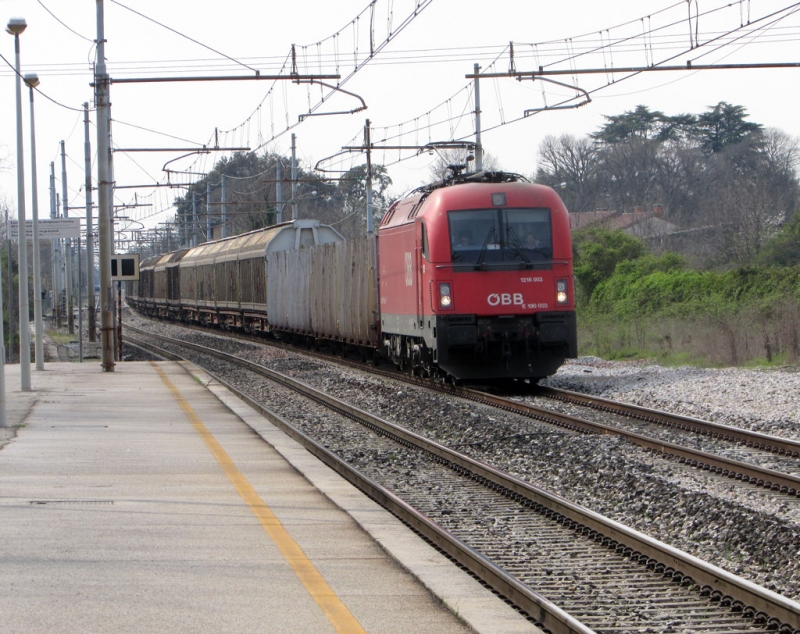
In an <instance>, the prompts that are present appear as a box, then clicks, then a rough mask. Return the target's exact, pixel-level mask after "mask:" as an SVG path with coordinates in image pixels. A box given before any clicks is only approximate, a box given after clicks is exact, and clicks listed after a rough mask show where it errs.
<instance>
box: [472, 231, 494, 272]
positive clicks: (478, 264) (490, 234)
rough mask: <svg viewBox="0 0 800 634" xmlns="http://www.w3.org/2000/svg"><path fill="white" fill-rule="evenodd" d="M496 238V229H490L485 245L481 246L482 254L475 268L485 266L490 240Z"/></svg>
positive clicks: (479, 255)
mask: <svg viewBox="0 0 800 634" xmlns="http://www.w3.org/2000/svg"><path fill="white" fill-rule="evenodd" d="M493 237H494V227H493V226H492V227H489V231H488V233H487V234H486V237H485V238H484V239H483V245H482V246H481V252H480V253H479V254H478V259H477V260H476V261H475V266H483V258H485V257H486V250H487V248H488V247H489V240H491V239H492V238H493Z"/></svg>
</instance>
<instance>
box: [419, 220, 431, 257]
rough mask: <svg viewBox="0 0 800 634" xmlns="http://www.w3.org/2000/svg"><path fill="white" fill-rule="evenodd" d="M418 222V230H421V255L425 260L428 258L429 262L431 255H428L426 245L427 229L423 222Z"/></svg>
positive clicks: (428, 250) (428, 251)
mask: <svg viewBox="0 0 800 634" xmlns="http://www.w3.org/2000/svg"><path fill="white" fill-rule="evenodd" d="M419 224H420V230H421V231H422V256H423V257H424V258H425V259H426V260H428V262H430V261H431V256H430V249H429V246H428V229H427V228H426V227H425V223H424V222H420V223H419Z"/></svg>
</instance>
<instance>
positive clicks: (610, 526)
mask: <svg viewBox="0 0 800 634" xmlns="http://www.w3.org/2000/svg"><path fill="white" fill-rule="evenodd" d="M147 334H148V335H149V336H153V337H156V338H158V339H161V340H164V341H167V342H169V343H172V344H174V345H178V346H182V347H186V348H189V349H191V350H195V351H197V352H200V353H201V354H207V355H210V356H214V357H217V358H220V359H223V360H225V361H227V362H230V363H233V364H236V365H240V366H244V367H246V368H247V369H249V370H251V371H254V372H256V373H258V374H260V375H262V376H265V377H267V378H269V379H271V380H274V381H277V382H278V383H279V384H281V385H284V386H286V387H289V388H290V389H293V390H296V391H300V392H301V393H302V394H303V395H304V396H306V397H308V398H312V399H313V400H315V401H317V402H319V403H322V404H325V405H326V406H328V407H330V408H332V409H334V410H335V411H337V412H339V413H341V414H343V415H345V416H347V417H349V418H352V419H355V420H359V421H365V422H367V424H368V425H369V426H370V427H372V428H373V429H375V430H376V431H378V430H379V431H380V432H381V433H384V434H386V435H391V436H393V437H395V438H398V439H399V440H401V441H402V442H405V443H408V444H410V445H413V446H415V447H419V448H422V449H424V450H425V451H428V452H429V453H431V454H433V455H435V456H437V457H439V458H440V459H441V460H443V461H445V462H447V463H450V464H452V465H455V466H456V467H458V468H460V469H463V470H466V471H468V472H470V473H472V474H474V475H475V476H477V477H478V478H479V479H483V480H485V481H486V482H489V483H492V484H493V485H495V486H496V487H501V488H502V489H504V490H505V491H507V492H508V494H509V497H512V498H517V499H519V498H522V499H525V500H528V501H530V502H531V503H532V504H535V505H540V506H543V507H546V508H548V509H550V510H551V511H552V512H553V513H555V514H557V515H559V516H561V518H563V520H559V521H561V522H562V523H574V524H575V525H576V528H577V527H578V526H580V527H583V528H582V529H581V530H582V531H584V532H586V533H587V534H589V535H590V536H592V537H593V538H594V539H595V540H596V541H603V542H604V543H607V544H608V546H609V548H614V549H616V550H617V551H618V552H622V553H623V554H626V555H628V556H630V557H631V558H633V559H636V560H639V561H657V562H659V563H660V564H663V565H664V566H665V567H666V568H665V569H666V570H667V571H672V574H673V576H674V578H675V579H676V580H680V581H684V580H687V579H689V580H691V581H694V582H695V583H698V584H701V585H703V586H704V587H706V588H707V590H708V591H709V592H716V593H718V595H719V596H721V597H723V598H725V599H727V600H730V601H731V602H739V603H738V604H739V605H740V607H741V609H743V610H744V611H745V612H747V613H752V614H758V613H761V614H766V615H768V616H769V617H770V618H771V619H772V620H771V624H772V625H773V626H774V627H775V628H776V629H778V628H782V629H783V631H792V630H793V631H800V603H797V602H795V601H792V600H790V599H788V598H786V597H784V596H782V595H779V594H777V593H775V592H772V591H770V590H768V589H766V588H763V587H761V586H758V585H756V584H754V583H752V582H750V581H747V580H745V579H742V578H740V577H737V576H736V575H733V574H731V573H729V572H727V571H726V570H723V569H722V568H719V567H717V566H713V565H711V564H709V563H707V562H704V561H702V560H700V559H698V558H697V557H694V556H692V555H689V554H687V553H684V552H682V551H680V550H678V549H676V548H673V547H671V546H669V545H667V544H664V543H662V542H660V541H658V540H655V539H653V538H651V537H648V536H647V535H644V534H643V533H640V532H639V531H636V530H634V529H631V528H629V527H627V526H624V525H622V524H620V523H618V522H615V521H614V520H611V519H608V518H606V517H603V516H602V515H600V514H598V513H595V512H594V511H590V510H588V509H586V508H583V507H581V506H579V505H577V504H574V503H572V502H570V501H569V500H566V499H564V498H561V497H559V496H557V495H554V494H552V493H549V492H547V491H545V490H544V489H540V488H539V487H536V486H535V485H532V484H530V483H528V482H525V481H522V480H520V479H518V478H515V477H513V476H510V475H508V474H505V473H503V472H501V471H499V470H497V469H495V468H494V467H491V466H490V465H487V464H484V463H481V462H478V461H476V460H474V459H472V458H470V457H469V456H466V455H463V454H459V453H458V452H455V451H453V450H451V449H449V448H447V447H444V446H443V445H440V444H438V443H436V442H434V441H431V440H429V439H427V438H424V437H422V436H419V435H418V434H415V433H413V432H410V431H408V430H405V429H403V428H402V427H399V426H397V425H394V424H393V423H390V422H388V421H385V420H383V419H380V418H378V417H376V416H373V415H372V414H369V413H368V412H364V411H363V410H360V409H359V408H357V407H355V406H353V405H350V404H349V403H345V402H343V401H340V400H339V399H336V398H334V397H332V396H330V395H327V394H324V393H322V392H319V391H318V390H316V389H314V388H312V387H310V386H308V385H306V384H305V383H303V382H301V381H297V380H296V379H292V378H290V377H288V376H285V375H281V374H280V373H278V372H275V371H273V370H270V369H268V368H265V367H264V366H261V365H258V364H256V363H253V362H251V361H247V360H246V359H241V358H239V357H236V356H234V355H230V354H228V353H224V352H221V351H218V350H214V349H213V348H208V347H206V346H200V345H198V344H193V343H190V342H186V341H182V340H180V339H174V338H172V337H166V336H163V335H155V334H152V333H147ZM137 343H139V345H142V342H137ZM215 379H216V377H215ZM221 382H222V381H221ZM225 385H226V386H227V384H225ZM228 387H230V389H233V390H234V391H235V392H236V393H237V394H240V392H239V391H238V390H236V389H235V388H233V387H232V386H228ZM243 398H245V399H246V400H247V401H248V402H251V403H252V402H253V401H252V399H249V398H247V397H246V396H243ZM254 406H255V407H256V408H257V409H259V411H261V410H265V408H263V407H262V406H260V405H258V404H257V403H254ZM265 411H268V410H265ZM287 425H288V423H287ZM289 427H291V426H290V425H289ZM292 429H293V428H292ZM287 431H288V430H287ZM290 433H291V434H292V435H294V434H299V435H300V436H303V437H304V438H305V436H304V435H302V434H301V432H299V431H297V430H294V431H291V432H290ZM308 441H309V442H311V443H313V441H312V440H311V439H308ZM304 442H305V441H304ZM320 449H322V450H323V451H324V453H325V454H328V453H329V452H327V451H326V450H324V448H320ZM330 457H331V458H332V459H334V460H335V461H336V462H337V463H339V462H340V461H339V459H338V458H337V457H335V456H330ZM335 468H336V469H337V470H338V469H340V468H341V469H345V470H347V471H348V472H353V473H357V471H355V470H353V469H351V468H350V467H349V466H348V465H345V464H343V463H342V464H341V466H337V467H335ZM359 477H360V476H359ZM373 484H374V485H375V486H376V487H380V485H377V484H375V483H373ZM381 488H382V487H381ZM386 495H387V499H388V498H390V497H394V496H392V494H391V493H389V492H386ZM400 502H402V501H400ZM404 506H406V505H404V503H401V504H399V505H397V508H398V509H402V507H404ZM415 524H416V526H415V528H417V529H418V530H420V532H421V533H422V534H423V535H425V536H426V537H427V538H428V539H430V540H431V541H432V542H433V543H435V544H437V545H439V546H440V547H441V548H443V550H445V552H447V549H451V548H452V549H456V551H458V553H459V554H458V558H457V557H456V555H455V554H451V556H453V557H454V558H457V561H458V562H459V563H461V564H462V565H464V566H467V567H468V568H469V569H470V570H471V571H472V572H473V573H474V574H476V575H478V576H480V575H481V574H488V575H490V577H491V578H492V579H494V581H493V582H492V585H493V587H494V588H495V589H496V590H497V591H498V592H500V593H501V594H503V595H504V596H506V597H507V598H509V599H510V600H511V601H513V602H514V603H515V604H516V605H518V606H519V607H520V608H521V609H522V610H524V611H525V612H527V613H528V614H530V615H531V616H532V617H534V618H536V619H539V620H540V621H541V622H542V623H543V624H545V625H546V626H547V627H548V629H551V630H552V631H553V632H562V631H564V632H569V631H587V630H572V629H554V628H553V626H554V625H555V622H551V623H549V624H548V623H547V622H546V621H545V620H542V618H545V619H546V618H550V619H551V621H554V620H555V619H556V616H555V614H553V613H552V612H548V613H547V614H544V613H543V611H544V610H545V606H546V605H547V604H550V602H549V601H548V600H547V599H545V598H544V597H541V596H539V595H538V594H537V593H535V592H533V591H531V590H530V589H528V588H527V587H525V586H522V584H520V583H519V582H518V581H517V580H516V579H514V578H513V577H510V576H509V575H507V574H506V573H505V572H504V571H502V570H501V569H499V568H496V567H494V566H492V565H491V563H490V562H487V561H486V560H485V559H484V558H483V557H482V556H481V555H480V554H478V553H474V551H472V550H471V549H470V548H469V547H467V546H465V545H463V544H462V543H461V542H460V541H459V540H457V539H456V538H455V537H453V536H452V535H450V533H449V532H447V531H445V530H444V529H442V528H441V527H438V525H433V526H435V530H434V531H433V533H431V536H429V534H428V531H429V530H430V529H431V528H433V526H429V525H431V524H433V523H432V522H430V520H428V519H427V518H425V517H424V516H422V518H420V519H415V520H413V523H412V525H415ZM422 529H425V531H423V530H422ZM441 539H445V541H444V542H442V544H441V545H440V544H439V543H438V541H439V540H441ZM456 542H457V544H459V545H462V546H464V548H466V549H467V551H470V552H471V553H474V554H470V555H464V554H462V553H461V552H460V546H457V544H456ZM459 558H461V559H459ZM486 564H488V565H486ZM471 566H477V568H476V569H473V568H472V567H471ZM493 568H496V569H494V570H493ZM482 578H485V577H482ZM487 581H488V580H487ZM511 581H513V583H511ZM495 583H497V584H499V586H495V585H494V584H495ZM520 586H522V587H520ZM553 607H555V606H553ZM778 621H779V622H780V623H778ZM562 626H563V627H565V628H569V627H570V625H569V624H567V623H559V628H560V627H562ZM787 628H790V629H787ZM589 631H590V630H589Z"/></svg>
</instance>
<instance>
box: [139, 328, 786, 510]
mask: <svg viewBox="0 0 800 634" xmlns="http://www.w3.org/2000/svg"><path fill="white" fill-rule="evenodd" d="M128 328H129V329H131V330H134V331H136V332H140V333H143V334H150V333H148V332H147V331H146V330H143V329H139V328H136V327H135V326H128ZM197 330H199V331H201V332H207V330H206V329H203V328H197ZM226 336H233V337H235V338H237V339H239V338H241V339H242V340H245V341H252V339H248V338H247V337H238V336H236V335H235V334H231V333H226ZM176 341H177V340H176ZM261 343H268V342H265V341H261ZM278 345H280V344H278ZM281 347H283V346H281ZM285 349H288V350H294V351H295V352H297V349H296V348H293V347H292V346H286V348H285ZM303 354H310V355H314V356H316V357H319V358H321V359H325V360H327V361H331V359H332V357H331V356H330V355H324V354H322V353H313V352H311V351H309V350H304V351H303ZM335 361H336V362H337V363H343V364H345V365H347V366H348V367H353V368H356V369H359V370H363V363H354V362H348V361H347V360H345V359H342V358H340V357H336V358H335ZM372 371H373V372H374V373H376V374H380V375H381V376H386V377H389V378H394V379H396V380H403V381H405V382H408V383H410V384H412V385H416V386H419V387H424V388H428V389H434V390H437V391H441V392H444V393H446V394H450V395H453V396H458V397H460V398H465V399H467V400H470V401H473V402H477V403H482V404H486V405H490V406H492V407H497V408H498V409H502V410H504V411H508V412H512V413H514V414H518V415H520V416H524V417H526V418H532V419H534V420H539V421H541V422H544V423H548V424H552V425H556V426H558V427H562V428H564V429H569V430H570V431H577V432H581V433H589V434H604V435H617V436H623V437H625V438H627V439H628V440H630V441H631V442H633V443H635V444H637V445H639V446H640V447H642V448H643V449H646V450H648V451H654V452H657V453H660V454H662V455H664V456H666V457H668V458H676V459H677V460H679V461H680V462H681V463H683V464H688V465H689V466H691V467H694V468H697V469H700V470H703V471H709V472H712V473H716V474H718V475H721V476H723V477H727V478H731V479H735V480H737V481H743V482H745V483H751V484H754V485H756V486H759V487H762V488H765V489H768V490H770V491H777V492H779V493H781V494H784V495H790V496H797V497H800V477H797V476H793V475H790V474H786V473H781V472H779V471H775V470H773V469H767V468H764V467H759V466H757V465H751V464H748V463H746V462H741V461H739V460H734V459H731V458H725V457H723V456H719V455H716V454H711V453H708V452H704V451H701V450H699V449H693V448H691V447H684V446H682V445H678V444H674V443H668V442H663V441H660V440H658V439H654V438H651V437H649V436H645V435H642V434H638V433H636V432H632V431H628V430H625V429H622V428H620V427H615V426H613V425H604V424H603V423H597V422H593V421H588V420H584V419H582V418H579V417H577V416H570V415H567V414H560V413H558V412H554V411H553V410H549V409H546V408H542V407H536V406H534V405H527V404H525V403H520V402H519V401H514V400H510V399H508V398H504V397H501V396H497V395H494V394H489V393H487V392H482V391H479V390H474V389H470V388H465V387H453V386H450V385H446V384H442V383H432V382H431V381H430V380H426V379H421V378H418V377H413V376H409V375H407V374H401V373H398V372H396V371H388V370H381V369H379V368H372ZM535 390H536V391H537V392H544V393H545V395H552V396H554V397H555V394H560V395H562V396H563V399H566V398H570V399H571V402H574V403H576V404H579V405H585V406H587V407H591V401H592V400H596V401H597V405H596V406H595V409H600V410H603V411H608V412H612V413H616V414H620V415H623V416H628V417H634V418H638V419H642V420H645V421H648V422H658V423H662V424H667V425H670V426H674V427H677V428H679V429H685V427H684V425H687V426H688V424H689V422H690V421H696V422H697V423H698V425H697V426H695V427H689V429H691V430H699V433H703V431H702V430H703V429H705V430H708V433H707V434H706V435H712V436H713V435H714V434H715V433H716V434H718V437H719V438H722V439H723V440H730V441H732V442H740V443H742V444H746V445H748V446H751V447H754V448H758V449H763V450H765V451H772V452H773V453H784V454H787V455H793V452H794V449H792V448H793V447H795V446H797V448H798V450H800V443H796V442H795V441H792V440H789V439H781V438H779V437H776V436H767V435H766V434H761V433H758V432H750V431H748V430H744V429H737V428H735V427H727V426H725V425H719V424H718V423H711V422H709V421H702V420H700V419H690V418H688V417H685V416H679V415H672V414H669V413H666V412H659V411H657V410H651V409H648V408H644V407H638V406H635V405H627V404H624V403H616V402H614V401H610V400H608V399H602V398H597V397H590V396H588V395H585V394H579V393H577V392H567V391H566V390H555V389H553V388H542V387H539V386H536V387H535ZM563 399H562V400H563ZM702 424H704V425H702ZM711 430H715V431H711ZM723 432H726V433H727V432H730V436H727V435H726V436H723ZM733 432H735V434H734V433H733ZM748 439H749V441H748ZM756 439H758V442H757V441H756ZM766 440H769V441H770V442H771V444H770V445H769V448H766V447H765V446H762V441H764V442H766ZM779 441H783V443H784V445H783V446H784V451H783V452H782V451H781V449H775V447H777V446H778V443H779ZM790 451H791V452H792V453H789V452H790Z"/></svg>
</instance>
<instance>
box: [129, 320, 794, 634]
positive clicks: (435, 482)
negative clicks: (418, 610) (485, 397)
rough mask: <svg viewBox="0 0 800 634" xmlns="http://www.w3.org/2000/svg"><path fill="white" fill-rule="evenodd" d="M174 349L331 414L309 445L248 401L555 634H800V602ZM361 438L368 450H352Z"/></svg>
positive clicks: (282, 379)
mask: <svg viewBox="0 0 800 634" xmlns="http://www.w3.org/2000/svg"><path fill="white" fill-rule="evenodd" d="M149 336H155V335H149ZM167 339H169V338H167ZM139 345H142V346H147V347H150V345H149V344H147V343H146V342H144V341H141V342H139ZM162 345H163V344H162ZM167 345H169V346H180V347H181V348H182V349H186V348H188V349H191V350H192V351H193V354H199V355H202V356H203V357H205V358H209V357H213V358H215V359H217V360H220V359H224V362H223V363H224V364H226V367H231V368H235V369H234V370H232V372H233V373H234V374H237V373H241V372H242V369H241V368H246V372H248V373H253V372H254V373H257V374H258V375H260V376H266V377H268V378H269V379H270V380H271V381H275V382H277V383H278V385H280V386H282V388H285V389H291V390H293V391H295V392H297V393H302V394H303V395H304V398H310V399H312V400H313V401H314V403H316V405H314V407H319V406H324V407H325V408H327V409H328V410H332V411H333V412H335V413H336V415H331V414H330V411H329V412H328V414H326V415H325V420H328V419H330V418H336V419H337V422H336V423H335V424H333V427H332V428H331V429H329V430H327V431H320V427H327V426H328V424H327V423H326V425H320V424H319V421H317V422H316V423H315V424H314V425H313V426H310V428H313V429H314V430H315V434H317V433H320V434H321V436H320V437H318V438H314V439H312V438H311V437H310V435H309V433H308V431H309V427H306V429H305V430H304V431H301V430H300V429H298V428H297V427H296V426H293V425H292V424H290V423H289V422H287V421H285V420H283V419H281V418H280V417H279V416H277V415H276V414H274V413H272V412H271V411H269V410H267V409H265V407H264V406H263V405H262V404H260V403H258V402H255V401H254V399H253V398H251V397H250V396H247V395H243V397H244V398H245V400H248V401H250V403H251V404H252V405H253V406H255V407H256V408H257V409H260V410H261V411H262V413H264V414H265V415H266V416H268V417H269V418H271V419H272V420H273V422H275V423H276V424H278V425H279V426H281V427H283V428H284V429H285V430H286V431H287V433H289V434H290V435H292V436H294V437H295V438H297V439H298V440H300V441H301V442H302V443H303V444H305V445H306V446H307V448H309V450H310V451H312V452H313V453H315V454H316V455H318V456H319V457H320V458H321V459H323V460H324V461H325V462H326V463H328V464H329V465H330V466H331V467H332V468H334V469H336V470H337V471H339V472H340V473H342V475H344V476H345V477H347V478H348V479H349V480H351V481H352V482H353V483H354V484H356V486H358V487H359V488H362V489H363V490H365V491H366V492H367V493H368V494H369V495H371V496H372V497H373V498H375V499H376V500H378V501H379V502H380V503H382V504H383V505H384V506H386V507H387V508H389V509H390V510H391V511H392V512H393V513H395V514H396V515H398V516H399V517H401V519H403V521H405V522H406V523H407V524H408V525H410V526H412V527H413V528H414V529H415V530H417V531H418V532H420V533H421V534H422V535H423V536H424V537H425V538H426V539H428V540H430V541H431V542H432V543H434V544H435V545H436V546H437V547H439V548H440V549H441V550H442V551H444V552H445V553H447V554H448V555H449V556H451V557H452V558H453V559H454V560H455V561H456V562H457V563H458V564H459V565H461V566H464V567H465V568H467V569H468V570H470V571H471V572H472V573H473V574H474V575H476V576H477V577H478V578H480V579H481V580H483V581H484V582H485V583H487V584H489V585H490V586H491V587H492V588H493V589H495V590H496V591H497V592H499V593H500V594H502V595H503V596H504V597H506V598H507V599H508V600H509V601H511V602H513V603H514V604H515V605H516V606H517V607H518V608H519V609H520V610H522V611H523V612H525V613H526V614H528V615H529V617H530V618H531V619H532V620H534V621H535V622H537V623H539V624H540V625H541V626H542V627H544V628H546V629H547V630H549V631H551V632H587V633H588V632H592V631H595V632H620V631H653V632H661V631H681V632H695V631H697V632H700V631H702V632H707V631H715V632H755V631H763V629H765V628H769V629H772V630H777V631H779V632H781V633H786V634H788V633H789V632H794V633H797V632H800V604H797V603H795V602H792V601H790V600H788V599H786V598H785V597H782V596H781V595H778V594H775V593H773V592H770V591H769V590H766V589H764V588H761V587H759V586H757V585H755V584H752V583H750V582H748V581H746V580H743V579H740V578H738V577H736V576H734V575H732V574H730V573H728V572H726V571H724V570H721V569H719V568H716V567H714V566H711V565H709V564H706V563H704V562H702V561H700V560H698V559H697V558H695V557H692V556H689V555H686V554H685V553H682V552H680V551H678V550H676V549H674V548H671V547H669V546H667V545H665V544H662V543H660V542H658V541H656V540H653V539H651V538H649V537H647V536H645V535H643V534H641V533H638V532H636V531H634V530H632V529H630V528H627V527H625V526H623V525H621V524H619V523H617V522H614V521H612V520H609V519H606V518H604V517H602V516H600V515H599V514H597V513H594V512H592V511H588V510H587V509H584V508H582V507H579V506H577V505H575V504H572V503H571V502H569V501H567V500H564V499H563V498H559V497H557V496H554V495H552V494H550V493H548V492H546V491H544V490H542V489H540V488H538V487H535V486H533V485H531V484H529V483H526V482H524V481H521V480H519V479H516V478H514V477H511V476H509V475H507V474H504V473H502V472H500V471H498V470H496V469H494V468H492V467H490V466H488V465H486V464H483V463H480V462H477V461H475V460H473V459H471V458H469V457H468V456H466V455H463V454H460V453H457V452H455V451H453V450H451V449H448V448H446V447H443V446H442V445H439V444H437V443H434V442H431V441H429V440H427V439H425V438H423V437H421V436H418V435H416V434H413V433H411V432H408V431H406V430H404V429H402V428H400V427H397V426H396V425H393V424H391V423H388V422H386V421H383V420H381V419H380V418H377V417H375V416H373V415H371V414H368V413H366V412H362V411H360V410H358V409H357V408H355V407H353V406H352V405H349V404H347V403H344V402H342V401H339V400H337V399H334V398H333V397H331V396H328V395H326V394H323V393H321V392H319V391H317V390H314V389H312V388H310V387H308V386H306V385H303V384H302V383H299V382H298V381H295V380H294V379H291V378H289V377H287V376H284V375H280V374H278V373H276V372H274V371H271V370H268V369H266V368H264V367H263V366H260V365H258V364H254V363H252V362H249V361H245V360H242V359H239V358H237V357H233V356H231V355H228V354H225V353H221V352H219V351H216V350H212V349H210V348H206V347H203V346H198V345H197V344H191V343H188V342H185V341H181V340H175V339H173V340H171V341H169V343H168V344H167ZM161 354H164V355H170V354H172V353H169V352H162V353H161ZM241 381H242V382H243V383H245V384H249V385H252V384H253V381H252V379H247V378H245V379H241ZM230 387H233V386H230ZM235 391H237V392H240V390H235ZM294 409H296V408H294ZM376 434H377V436H375V435H376ZM365 436H369V439H368V440H367V441H366V442H367V444H365V445H363V447H366V449H364V448H362V449H354V448H353V445H352V443H353V441H354V438H355V437H359V438H361V437H365ZM326 447H327V448H326Z"/></svg>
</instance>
